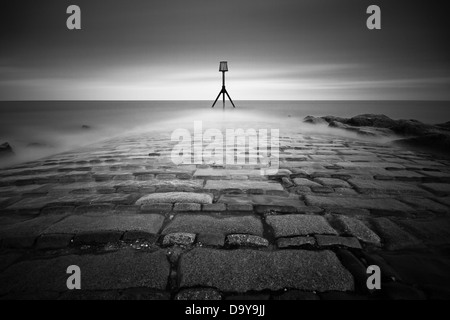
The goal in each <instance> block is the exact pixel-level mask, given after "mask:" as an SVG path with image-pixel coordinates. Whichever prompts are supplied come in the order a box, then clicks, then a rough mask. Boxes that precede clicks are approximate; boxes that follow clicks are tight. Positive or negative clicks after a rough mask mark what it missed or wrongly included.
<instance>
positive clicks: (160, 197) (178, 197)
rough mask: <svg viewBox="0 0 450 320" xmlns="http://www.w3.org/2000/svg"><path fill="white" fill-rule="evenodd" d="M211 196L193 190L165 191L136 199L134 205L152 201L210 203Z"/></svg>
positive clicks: (151, 202)
mask: <svg viewBox="0 0 450 320" xmlns="http://www.w3.org/2000/svg"><path fill="white" fill-rule="evenodd" d="M212 200H213V197H212V195H211V194H209V193H193V192H166V193H152V194H149V195H146V196H143V197H142V198H140V199H138V200H137V201H136V205H141V204H153V203H176V202H178V203H200V204H208V203H212Z"/></svg>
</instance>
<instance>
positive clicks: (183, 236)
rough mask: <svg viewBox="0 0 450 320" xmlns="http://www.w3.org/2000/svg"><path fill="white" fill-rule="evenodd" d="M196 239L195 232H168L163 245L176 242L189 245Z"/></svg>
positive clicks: (170, 244)
mask: <svg viewBox="0 0 450 320" xmlns="http://www.w3.org/2000/svg"><path fill="white" fill-rule="evenodd" d="M194 241H195V234H194V233H186V232H177V233H170V234H166V235H165V236H164V239H163V246H172V245H175V244H178V245H183V246H189V245H191V244H193V243H194Z"/></svg>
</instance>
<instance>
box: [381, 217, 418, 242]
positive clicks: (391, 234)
mask: <svg viewBox="0 0 450 320" xmlns="http://www.w3.org/2000/svg"><path fill="white" fill-rule="evenodd" d="M372 224H373V225H374V227H375V231H376V232H377V234H378V235H379V236H380V237H381V239H382V240H383V242H384V244H385V246H386V248H387V249H388V250H400V249H406V248H420V247H423V244H422V242H421V241H420V240H419V239H417V238H416V237H414V236H412V235H411V234H409V233H408V232H406V231H404V230H403V229H402V228H400V227H399V226H398V225H396V224H395V223H394V222H392V221H390V220H389V219H387V218H376V219H372Z"/></svg>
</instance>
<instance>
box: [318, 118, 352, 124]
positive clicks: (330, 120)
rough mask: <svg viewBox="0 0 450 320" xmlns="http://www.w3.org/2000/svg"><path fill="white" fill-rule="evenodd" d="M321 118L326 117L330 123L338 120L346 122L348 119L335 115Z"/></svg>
mask: <svg viewBox="0 0 450 320" xmlns="http://www.w3.org/2000/svg"><path fill="white" fill-rule="evenodd" d="M321 118H322V119H324V120H325V121H326V122H328V123H331V122H333V121H336V122H341V123H343V124H346V123H347V121H348V119H347V118H341V117H335V116H325V117H321Z"/></svg>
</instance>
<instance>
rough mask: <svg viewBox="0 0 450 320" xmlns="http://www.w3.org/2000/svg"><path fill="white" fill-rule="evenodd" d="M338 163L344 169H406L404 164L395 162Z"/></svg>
mask: <svg viewBox="0 0 450 320" xmlns="http://www.w3.org/2000/svg"><path fill="white" fill-rule="evenodd" d="M336 165H337V166H339V167H342V168H344V169H358V168H384V169H386V168H393V169H405V167H404V166H403V165H401V164H398V163H395V162H337V163H336Z"/></svg>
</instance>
